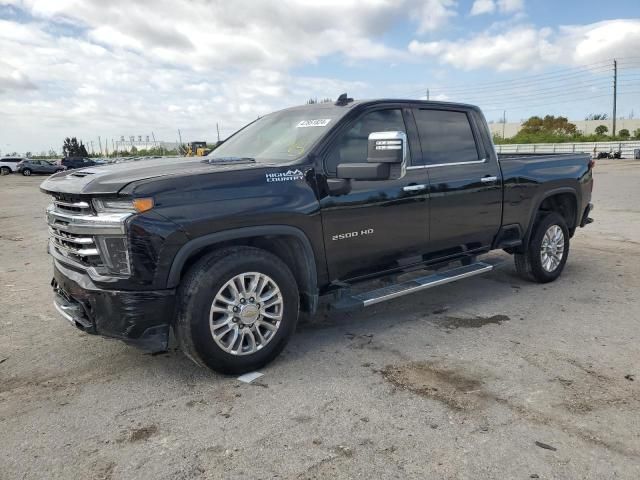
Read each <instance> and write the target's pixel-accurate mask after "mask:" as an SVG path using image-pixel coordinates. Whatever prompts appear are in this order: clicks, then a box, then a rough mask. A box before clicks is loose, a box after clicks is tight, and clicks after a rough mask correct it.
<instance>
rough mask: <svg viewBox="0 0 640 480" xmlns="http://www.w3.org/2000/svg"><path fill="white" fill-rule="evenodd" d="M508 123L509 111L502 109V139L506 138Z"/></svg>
mask: <svg viewBox="0 0 640 480" xmlns="http://www.w3.org/2000/svg"><path fill="white" fill-rule="evenodd" d="M506 123H507V111H506V110H503V111H502V139H503V140H504V126H505V124H506Z"/></svg>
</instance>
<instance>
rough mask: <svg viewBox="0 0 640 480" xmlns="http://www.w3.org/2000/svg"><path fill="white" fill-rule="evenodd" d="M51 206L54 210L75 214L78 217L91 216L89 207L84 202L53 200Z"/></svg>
mask: <svg viewBox="0 0 640 480" xmlns="http://www.w3.org/2000/svg"><path fill="white" fill-rule="evenodd" d="M53 204H54V205H55V207H56V210H59V211H61V212H67V213H77V214H79V215H91V214H92V211H91V205H90V204H89V203H88V202H84V201H80V200H79V201H75V202H73V201H64V200H54V201H53Z"/></svg>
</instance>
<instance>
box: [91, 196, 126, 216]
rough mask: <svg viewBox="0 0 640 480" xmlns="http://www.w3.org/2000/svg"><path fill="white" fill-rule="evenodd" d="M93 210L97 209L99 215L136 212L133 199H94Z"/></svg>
mask: <svg viewBox="0 0 640 480" xmlns="http://www.w3.org/2000/svg"><path fill="white" fill-rule="evenodd" d="M93 208H95V209H96V212H98V213H112V212H132V213H133V212H135V209H134V208H133V201H132V200H131V199H126V200H121V199H117V198H116V199H111V198H94V199H93Z"/></svg>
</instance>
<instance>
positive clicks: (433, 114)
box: [413, 108, 483, 165]
mask: <svg viewBox="0 0 640 480" xmlns="http://www.w3.org/2000/svg"><path fill="white" fill-rule="evenodd" d="M413 114H414V118H415V121H416V126H417V128H418V135H419V137H420V145H421V147H422V164H423V165H441V164H449V163H468V162H478V161H482V160H483V157H482V156H481V155H480V151H481V149H479V148H478V144H477V139H476V135H475V134H474V130H473V127H472V123H471V118H470V117H469V115H468V114H467V112H464V111H454V110H440V109H423V108H420V109H415V110H414V112H413Z"/></svg>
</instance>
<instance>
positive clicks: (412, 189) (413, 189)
mask: <svg viewBox="0 0 640 480" xmlns="http://www.w3.org/2000/svg"><path fill="white" fill-rule="evenodd" d="M426 188H427V186H426V185H423V184H420V185H407V186H406V187H402V190H403V191H405V192H419V191H420V190H426Z"/></svg>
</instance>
